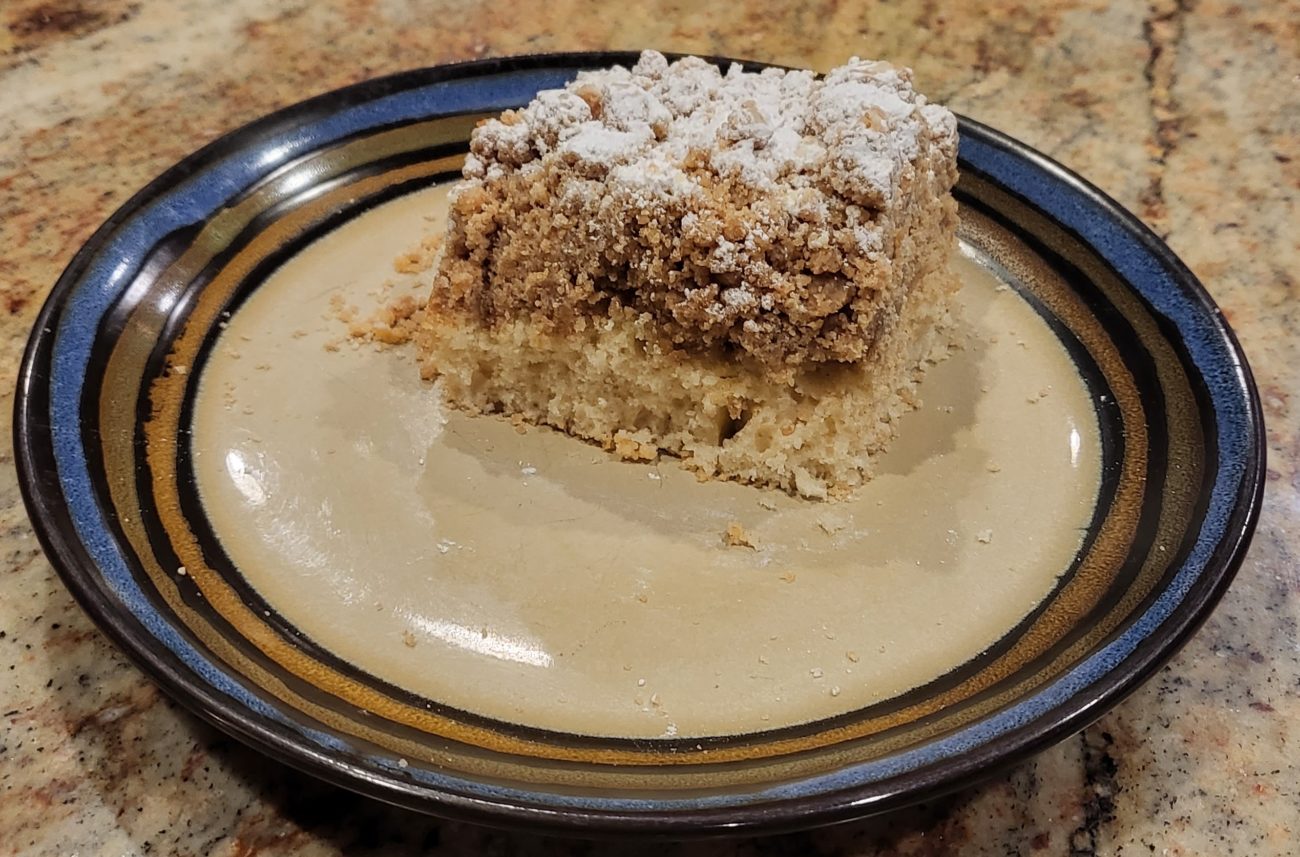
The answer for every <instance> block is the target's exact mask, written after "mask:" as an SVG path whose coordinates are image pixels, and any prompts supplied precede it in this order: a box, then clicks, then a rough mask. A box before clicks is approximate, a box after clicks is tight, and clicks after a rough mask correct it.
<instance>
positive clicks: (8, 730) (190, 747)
mask: <svg viewBox="0 0 1300 857" xmlns="http://www.w3.org/2000/svg"><path fill="white" fill-rule="evenodd" d="M272 5H274V6H275V7H276V8H275V9H273V10H270V9H268V7H270V6H272ZM959 5H962V6H966V5H969V6H972V7H974V6H978V7H980V9H979V11H976V10H975V9H973V8H972V9H966V8H961V9H958V8H948V7H957V6H959ZM640 47H657V48H661V49H664V50H675V51H687V52H706V53H712V54H724V55H733V56H744V57H752V58H755V59H760V60H769V61H775V62H781V63H787V64H792V65H802V66H809V67H813V68H818V69H825V68H828V67H829V66H831V65H834V64H836V63H837V62H840V61H842V60H843V59H844V58H846V57H847V56H849V55H851V54H861V55H865V56H871V57H881V58H888V59H890V60H893V61H896V62H899V63H903V64H907V65H910V66H912V67H913V68H914V69H915V71H916V77H917V81H918V85H919V87H920V88H921V89H922V91H924V92H927V93H928V94H930V95H931V96H932V97H934V98H935V99H937V100H941V101H944V102H946V103H948V104H949V105H951V106H952V107H953V108H954V109H956V110H959V111H961V112H963V113H965V114H966V115H969V116H971V117H974V118H977V119H979V120H981V121H983V122H985V123H987V124H990V125H993V126H994V127H997V128H999V129H1001V130H1003V131H1006V132H1008V133H1010V134H1011V135H1013V136H1015V137H1018V138H1020V139H1022V140H1024V141H1026V142H1028V143H1029V144H1031V145H1033V146H1035V147H1037V148H1039V149H1041V150H1043V151H1045V152H1047V153H1048V154H1050V155H1052V156H1053V157H1055V158H1057V159H1059V160H1061V161H1062V162H1064V163H1065V164H1067V165H1068V166H1070V167H1072V168H1074V169H1075V170H1077V171H1079V172H1080V173H1082V174H1083V175H1085V176H1087V177H1088V178H1090V179H1091V180H1092V181H1093V182H1095V183H1097V184H1099V185H1100V186H1101V187H1102V188H1103V189H1104V190H1105V191H1106V192H1108V193H1109V194H1111V195H1112V196H1114V197H1115V198H1117V199H1118V200H1119V201H1120V202H1121V203H1122V204H1124V205H1125V206H1127V207H1129V208H1130V209H1132V210H1133V211H1135V212H1137V213H1138V214H1139V215H1140V216H1141V217H1142V218H1144V219H1145V220H1146V221H1147V222H1148V223H1149V224H1150V225H1151V226H1152V227H1154V228H1155V229H1156V230H1157V231H1158V232H1160V233H1161V234H1162V235H1163V236H1165V237H1166V238H1167V240H1168V241H1169V243H1170V244H1171V245H1172V246H1173V248H1174V250H1175V251H1176V252H1177V253H1178V254H1180V255H1181V256H1182V258H1183V259H1184V260H1185V261H1186V262H1187V263H1188V265H1189V266H1190V267H1191V268H1192V270H1193V271H1194V272H1195V273H1196V274H1197V275H1198V276H1199V277H1200V278H1201V279H1202V281H1203V282H1204V283H1205V285H1206V286H1207V287H1208V289H1209V290H1210V292H1211V293H1212V294H1213V295H1214V297H1215V298H1216V299H1217V300H1218V301H1219V302H1220V304H1221V305H1222V306H1223V309H1224V312H1225V314H1226V315H1227V317H1228V318H1229V319H1230V320H1231V322H1232V324H1233V325H1234V327H1235V328H1236V331H1237V333H1238V335H1239V336H1240V338H1241V341H1242V344H1243V346H1244V347H1245V350H1246V352H1247V354H1248V355H1249V358H1250V360H1251V362H1252V365H1253V368H1254V370H1255V373H1256V376H1257V378H1258V381H1259V385H1260V392H1261V395H1262V398H1263V402H1264V407H1265V413H1266V419H1267V422H1268V440H1269V471H1268V485H1267V494H1266V501H1265V506H1264V512H1263V517H1262V519H1261V521H1260V524H1259V529H1258V533H1257V535H1256V537H1255V541H1254V545H1253V547H1252V549H1251V551H1250V554H1249V556H1248V557H1247V559H1246V562H1245V564H1244V566H1243V567H1242V569H1241V572H1240V574H1239V575H1238V577H1237V580H1236V582H1235V583H1234V584H1233V586H1232V587H1231V589H1230V590H1229V591H1228V594H1227V596H1226V598H1225V599H1224V601H1223V603H1222V605H1221V606H1220V607H1219V608H1218V609H1217V610H1216V612H1215V613H1214V614H1213V616H1212V617H1211V618H1210V619H1209V621H1208V622H1207V623H1206V625H1205V627H1204V628H1203V629H1202V630H1201V631H1200V632H1199V633H1198V634H1197V635H1196V637H1195V638H1194V639H1193V640H1192V642H1191V643H1190V644H1189V645H1188V646H1187V648H1186V649H1185V650H1184V651H1183V652H1182V653H1181V654H1180V655H1178V656H1177V657H1176V658H1175V659H1174V660H1173V662H1172V663H1171V664H1170V665H1169V666H1168V667H1166V668H1165V669H1163V670H1162V671H1161V672H1159V673H1158V674H1157V675H1156V676H1155V677H1154V678H1153V679H1152V680H1151V681H1150V682H1149V683H1148V684H1147V685H1145V686H1144V687H1143V688H1142V689H1140V690H1139V691H1138V692H1137V693H1135V694H1134V695H1133V696H1132V697H1131V698H1130V699H1129V700H1128V701H1126V702H1125V703H1123V704H1122V705H1120V706H1119V707H1118V708H1117V709H1115V710H1114V711H1112V712H1111V713H1110V714H1108V715H1106V716H1105V717H1104V718H1102V720H1101V721H1100V722H1099V723H1097V724H1096V725H1095V726H1093V727H1091V728H1089V729H1087V730H1086V731H1084V732H1083V733H1081V734H1079V735H1076V736H1075V737H1073V738H1070V739H1068V740H1066V741H1064V742H1063V743H1061V744H1060V745H1058V746H1056V747H1054V748H1052V749H1050V750H1047V751H1046V752H1044V753H1042V754H1041V755H1039V756H1037V757H1036V758H1034V759H1033V760H1031V761H1029V762H1026V763H1024V764H1021V765H1019V766H1018V767H1016V768H1014V769H1013V770H1011V771H1010V772H1009V773H1006V774H1003V775H1001V776H998V777H997V778H996V779H994V780H992V781H990V782H988V783H987V784H985V785H983V786H980V787H977V788H973V789H970V790H967V791H965V792H962V793H960V794H957V795H955V796H953V797H951V798H948V799H945V800H942V801H939V802H936V803H932V804H929V805H925V806H922V807H919V808H916V809H913V810H908V811H905V812H902V813H899V814H896V815H894V816H891V817H888V818H885V819H879V820H869V821H865V822H860V823H855V824H849V825H844V826H841V827H838V828H833V829H829V830H824V831H818V832H811V833H805V834H798V835H793V836H786V837H779V838H772V839H756V840H744V841H739V842H726V843H706V844H696V845H680V846H673V845H668V846H664V845H658V846H654V852H655V853H664V852H673V853H681V854H688V855H695V854H711V855H732V854H736V855H740V854H744V855H775V854H820V855H866V854H908V855H921V854H939V853H949V852H955V851H958V850H960V852H961V853H963V854H999V855H1001V854H1028V853H1035V854H1052V855H1092V854H1107V855H1109V854H1126V855H1142V854H1152V853H1154V854H1171V855H1190V854H1242V855H1267V854H1300V631H1298V630H1297V623H1298V622H1300V566H1298V565H1297V560H1298V558H1300V524H1297V523H1296V521H1297V520H1298V519H1300V518H1298V516H1300V435H1298V434H1297V425H1298V422H1300V421H1298V420H1297V413H1300V336H1297V334H1296V333H1294V332H1293V331H1295V330H1296V329H1297V325H1300V281H1298V280H1297V277H1298V276H1300V275H1298V274H1297V271H1300V227H1298V226H1297V219H1298V218H1297V212H1298V211H1300V2H1297V0H1283V2H1270V1H1269V0H1241V2H1232V0H1151V2H1150V3H1149V4H1148V3H1135V2H1118V3H1109V4H1108V3H1105V2H1102V0H1046V2H1042V3H1036V4H1035V3H1023V4H1022V3H1020V2H1013V0H989V2H986V3H981V4H943V3H934V2H929V0H902V2H891V3H869V2H865V0H838V2H837V0H808V2H803V3H798V4H794V3H792V4H781V3H778V2H775V0H752V2H749V3H746V4H739V3H729V4H708V3H703V2H700V3H677V2H662V3H650V2H643V3H640V4H613V3H610V4H592V3H589V2H585V0H548V2H547V3H545V4H532V3H523V2H510V0H490V1H489V2H481V3H473V2H465V0H428V2H425V3H422V4H421V3H416V2H415V0H311V2H309V1H308V0H284V2H279V3H277V4H269V3H266V2H264V0H222V2H212V0H171V2H165V0H6V2H5V3H4V4H3V6H2V7H0V105H2V106H3V107H2V109H0V248H3V249H0V395H3V397H4V401H3V402H0V414H3V418H4V419H5V420H9V419H10V414H11V413H12V396H13V392H12V391H13V387H14V378H15V376H16V373H17V370H18V363H19V359H20V356H21V352H22V348H23V345H24V343H25V342H26V340H27V336H28V333H29V329H30V327H31V325H32V321H33V319H34V317H35V315H36V313H37V311H38V309H39V307H40V304H41V302H42V301H43V300H44V298H45V296H46V294H47V293H48V291H49V289H50V287H51V285H52V284H53V283H54V281H55V279H56V278H57V277H58V275H59V272H60V271H61V270H62V268H63V266H64V265H66V264H67V262H68V261H69V260H70V259H71V257H72V254H73V253H74V252H75V251H76V249H77V248H78V246H80V244H81V243H82V242H83V241H84V240H85V239H86V238H87V237H89V235H90V233H91V232H92V231H93V230H94V229H95V227H96V226H97V225H98V224H99V223H100V222H101V221H102V220H103V219H104V218H106V217H107V216H108V215H109V214H110V213H111V212H112V211H113V210H114V209H115V208H116V207H117V206H118V205H120V204H121V203H122V202H124V201H125V200H126V198H127V197H128V196H129V195H130V194H131V193H133V192H134V191H135V190H136V189H138V188H139V187H141V186H143V185H144V184H145V183H146V182H147V181H148V180H149V179H151V178H152V177H153V176H155V175H156V174H157V173H159V172H161V171H162V170H163V169H164V168H165V167H167V166H168V165H170V164H171V163H173V162H174V161H176V160H177V159H179V158H181V157H182V156H184V155H185V154H187V153H188V152H190V151H192V150H193V149H195V148H197V147H198V146H200V145H202V144H203V143H205V142H207V141H209V140H211V139H212V138H213V137H215V136H217V135H218V134H221V133H222V132H224V131H227V130H229V129H232V128H234V127H236V126H237V125H239V124H241V123H243V122H246V121H248V120H250V119H253V118H255V117H257V116H259V115H261V114H263V113H265V112H267V111H269V110H272V109H274V108H277V107H282V106H285V105H287V104H290V103H292V102H295V101H298V100H300V99H302V98H305V97H307V96H309V95H313V94H316V93H319V92H323V91H325V90H328V89H332V88H334V87H337V86H341V85H343V84H347V83H352V82H354V81H357V80H360V79H363V78H367V77H371V76H374V75H379V74H383V73H387V72H390V71H395V70H398V69H403V68H409V67H413V66H421V65H430V64H434V63H441V62H446V61H450V60H460V59H466V58H471V57H480V56H488V55H498V54H510V53H522V52H530V51H548V50H566V49H594V48H640ZM1293 395H1294V396H1296V397H1297V401H1296V402H1294V403H1292V402H1291V397H1292V396H1293ZM1293 405H1294V406H1295V407H1296V409H1297V410H1296V411H1292V406H1293ZM9 437H10V432H9V431H7V430H5V431H3V432H0V554H3V563H2V564H0V675H2V676H4V679H3V681H0V709H2V710H0V855H2V854H31V855H65V856H66V855H89V854H108V855H115V857H118V855H121V856H122V857H125V855H131V857H134V855H143V854H149V853H157V854H184V855H189V854H228V855H239V857H249V855H254V854H256V855H281V854H283V855H306V854H329V853H347V854H390V855H396V854H407V853H444V854H480V853H486V854H500V855H507V854H520V853H541V854H553V855H568V854H579V853H582V854H585V853H590V852H596V853H599V852H601V851H603V850H605V848H603V847H602V846H598V845H591V844H584V843H578V842H568V841H564V840H554V839H539V838H533V837H528V836H521V835H515V834H508V833H502V832H497V831H488V830H483V829H479V828H475V827H472V826H468V825H463V824H453V823H446V822H439V821H435V820H432V819H427V818H423V817H420V816H414V815H409V814H407V813H403V812H401V811H399V810H395V809H390V808H387V807H385V806H382V805H380V804H377V803H374V802H371V801H368V800H365V799H362V798H358V797H355V796H353V795H351V794H350V793H347V792H344V791H341V790H338V789H335V788H332V787H329V786H326V785H323V784H320V783H318V782H316V781H314V780H312V779H310V778H308V777H305V776H303V775H300V774H297V773H294V772H292V771H290V770H288V769H286V768H283V767H281V766H279V765H277V764H274V763H271V762H269V761H267V760H265V759H263V758H262V757H260V756H258V755H257V754H255V753H253V752H252V751H250V750H247V749H245V748H243V747H242V746H241V745H238V744H237V743H235V742H233V741H232V740H231V739H228V738H226V737H225V736H224V735H222V734H220V733H218V732H216V731H215V730H213V729H211V728H209V727H208V726H206V725H204V724H202V723H200V722H199V721H198V720H196V719H195V718H194V717H191V716H190V715H188V714H187V713H185V712H183V711H181V710H179V709H178V708H177V707H176V706H175V705H174V704H172V703H171V702H169V701H168V700H167V699H166V698H165V697H164V696H162V695H161V694H160V692H159V691H158V690H157V689H156V688H155V687H154V686H153V685H152V684H150V683H149V682H148V681H147V680H146V679H145V678H144V676H143V675H142V674H141V673H140V672H138V671H137V670H136V669H135V668H133V667H132V666H131V665H130V664H129V663H127V661H126V660H125V658H124V657H123V656H122V655H121V654H119V653H118V652H117V650H116V649H114V648H113V647H112V646H111V645H109V644H108V642H107V641H106V640H105V639H104V637H103V636H102V635H101V634H100V633H99V632H98V631H97V630H96V629H95V627H94V626H92V624H91V623H90V621H89V620H88V619H87V618H86V616H85V615H84V614H83V613H82V612H81V610H80V609H79V608H78V607H77V606H76V605H75V604H74V603H73V601H72V599H71V597H70V596H69V595H68V593H67V591H66V590H65V589H64V588H63V586H62V584H61V583H60V582H59V580H58V578H57V577H56V576H55V574H54V572H53V571H52V570H51V568H50V566H49V564H48V563H47V562H46V561H45V559H44V557H43V555H42V554H41V551H40V548H39V546H38V545H37V543H36V539H35V538H34V536H33V534H32V531H31V526H30V524H29V523H28V520H27V517H26V515H25V512H24V510H23V506H22V501H21V499H20V497H19V492H18V487H17V484H16V476H15V473H14V469H13V464H12V462H13V455H12V450H11V448H10V440H9ZM621 847H622V848H625V849H628V850H636V849H637V848H639V847H640V846H637V845H631V846H621Z"/></svg>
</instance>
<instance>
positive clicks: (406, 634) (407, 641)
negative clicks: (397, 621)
mask: <svg viewBox="0 0 1300 857" xmlns="http://www.w3.org/2000/svg"><path fill="white" fill-rule="evenodd" d="M402 645H404V646H406V648H408V649H414V648H415V635H414V634H412V633H411V630H410V629H409V628H408V629H406V630H405V631H403V632H402Z"/></svg>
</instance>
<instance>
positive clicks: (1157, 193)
mask: <svg viewBox="0 0 1300 857" xmlns="http://www.w3.org/2000/svg"><path fill="white" fill-rule="evenodd" d="M1192 4H1193V0H1155V2H1153V3H1152V4H1151V6H1150V14H1148V15H1147V17H1146V18H1145V19H1143V21H1142V38H1143V40H1144V41H1145V42H1146V45H1147V62H1146V65H1145V67H1144V68H1143V69H1142V76H1143V78H1145V79H1146V82H1147V91H1148V92H1149V93H1150V98H1151V122H1152V126H1153V131H1152V143H1151V146H1150V150H1149V151H1150V157H1151V165H1152V168H1151V176H1150V178H1149V179H1148V182H1147V186H1146V188H1145V189H1144V190H1143V191H1142V193H1141V195H1140V196H1139V200H1140V201H1141V204H1142V209H1143V212H1142V213H1143V215H1144V217H1145V219H1146V220H1147V222H1148V223H1152V225H1154V226H1156V227H1157V230H1158V231H1159V232H1160V233H1161V237H1164V238H1167V237H1168V229H1167V224H1166V220H1167V215H1168V208H1167V206H1166V204H1165V187H1164V176H1165V166H1166V163H1167V161H1168V159H1169V156H1170V154H1172V153H1173V151H1174V149H1175V148H1176V147H1177V146H1178V141H1179V138H1180V137H1181V136H1182V125H1183V116H1182V110H1181V105H1180V104H1179V103H1178V99H1177V96H1175V95H1174V86H1175V84H1176V82H1177V63H1178V49H1179V47H1180V46H1181V44H1182V39H1183V32H1184V19H1185V17H1186V15H1187V14H1188V13H1189V12H1190V11H1191V10H1192Z"/></svg>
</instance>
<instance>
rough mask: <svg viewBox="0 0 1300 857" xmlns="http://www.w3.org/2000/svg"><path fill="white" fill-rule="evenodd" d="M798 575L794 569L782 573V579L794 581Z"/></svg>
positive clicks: (789, 581) (788, 581)
mask: <svg viewBox="0 0 1300 857" xmlns="http://www.w3.org/2000/svg"><path fill="white" fill-rule="evenodd" d="M797 576H798V575H796V574H795V573H794V572H793V571H787V572H785V573H784V574H782V575H781V579H782V580H784V581H785V582H786V583H794V581H795V578H796V577H797Z"/></svg>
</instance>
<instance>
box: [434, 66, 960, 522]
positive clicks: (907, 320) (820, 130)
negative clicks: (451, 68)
mask: <svg viewBox="0 0 1300 857" xmlns="http://www.w3.org/2000/svg"><path fill="white" fill-rule="evenodd" d="M956 149H957V133H956V122H955V120H954V118H953V116H952V114H951V113H950V112H948V111H947V110H945V109H944V108H942V107H939V106H936V105H933V104H929V103H927V102H926V99H925V97H924V96H922V95H919V94H918V93H916V92H915V91H914V90H913V89H912V85H911V75H910V72H908V71H907V70H906V69H900V68H896V67H894V66H891V65H888V64H886V63H880V62H868V61H863V60H858V59H852V60H850V61H849V62H848V63H847V64H845V65H843V66H841V67H839V68H837V69H835V70H834V71H832V72H830V73H829V74H827V75H826V76H825V77H824V78H818V77H816V76H815V75H813V74H812V73H810V72H806V71H783V70H777V69H768V70H765V71H762V72H757V73H752V72H745V71H742V70H741V68H740V67H739V66H732V67H731V68H730V69H728V70H727V71H726V72H725V73H724V72H723V71H721V70H720V69H718V68H717V67H716V66H714V65H712V64H710V63H707V62H705V61H703V60H700V59H697V58H693V57H692V58H686V59H682V60H679V61H677V62H674V63H671V64H670V63H668V62H667V61H666V60H665V58H664V57H663V56H662V55H660V54H658V53H654V52H646V53H644V54H642V55H641V57H640V60H639V62H637V64H636V65H635V66H633V67H632V68H631V69H626V68H612V69H609V70H604V71H594V72H584V73H582V74H580V75H578V77H577V79H576V80H574V81H573V82H572V83H571V84H569V85H568V86H567V87H565V88H564V89H562V90H553V91H546V92H541V93H539V94H538V95H537V97H536V98H535V99H534V100H533V102H532V103H531V104H529V105H528V106H527V107H525V108H523V109H522V110H517V111H507V112H506V113H504V114H503V115H502V116H501V117H500V118H499V119H493V120H489V121H486V122H484V123H482V124H481V125H480V126H479V127H478V128H476V129H475V131H474V133H473V135H472V138H471V141H470V154H469V156H468V157H467V159H466V162H465V166H464V173H463V179H462V180H461V181H460V182H459V183H458V184H457V185H456V187H455V188H454V189H453V191H452V194H451V206H450V214H449V222H448V227H447V237H446V241H445V243H444V246H443V249H442V253H441V256H440V258H439V259H438V262H437V265H436V267H435V274H434V282H433V288H432V292H431V294H430V297H429V301H428V303H427V305H426V308H425V313H424V317H423V319H422V321H421V324H420V330H419V334H418V337H417V339H418V342H419V347H420V359H421V366H422V371H423V372H424V374H425V375H426V377H430V378H436V379H438V381H439V385H440V387H441V391H442V395H443V396H444V397H445V398H446V400H447V401H448V402H449V403H451V404H453V405H455V406H458V407H462V408H466V409H470V410H476V411H483V412H502V413H506V414H509V415H515V416H520V417H523V418H525V419H527V420H530V421H533V422H537V423H542V424H546V425H550V426H554V427H556V428H558V429H561V430H563V431H566V432H569V433H571V434H573V435H577V436H579V437H582V438H586V439H588V440H592V441H595V442H597V443H600V444H602V445H604V446H606V447H608V448H610V449H612V450H614V451H616V452H618V453H619V454H620V455H623V456H625V457H629V458H637V459H650V458H654V457H655V456H657V455H658V454H660V453H661V452H662V453H669V454H672V455H675V456H678V457H680V458H681V459H682V460H683V462H684V463H685V464H686V465H687V466H688V467H690V468H692V469H694V470H695V471H696V472H697V473H698V474H699V475H700V476H701V477H702V478H707V477H717V478H727V479H735V480H739V481H743V482H752V483H756V484H762V485H770V486H776V487H779V488H782V489H785V490H788V491H791V492H795V493H798V494H802V495H805V496H809V497H819V498H824V497H827V496H836V495H841V494H844V493H847V492H849V491H851V490H852V489H853V488H854V487H855V486H857V485H859V484H861V482H862V481H863V480H865V479H866V478H868V477H869V476H870V474H871V469H872V458H873V456H874V455H876V454H877V453H878V452H879V451H880V450H882V449H883V448H884V447H885V445H886V444H887V443H888V441H889V440H890V439H891V438H892V436H893V434H894V431H895V426H896V423H897V419H898V417H899V416H900V415H902V414H903V413H904V412H905V411H907V410H908V409H909V408H912V407H915V406H916V404H917V399H916V396H915V389H916V384H917V382H918V381H919V379H920V375H921V372H922V371H923V370H924V368H925V366H926V364H927V362H930V361H932V360H935V359H938V358H939V357H941V356H942V355H943V354H945V353H946V352H947V350H948V347H949V344H950V335H949V329H950V323H949V315H948V312H949V304H950V298H951V296H952V294H953V292H954V291H955V289H956V279H955V277H954V276H953V275H952V273H951V272H950V270H949V267H948V260H949V255H950V253H951V252H952V250H953V248H954V243H955V232H956V223H957V214H956V204H955V202H954V201H953V199H952V196H951V193H950V191H951V188H952V186H953V184H954V182H955V181H956V177H957V167H956Z"/></svg>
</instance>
